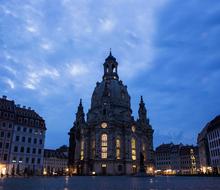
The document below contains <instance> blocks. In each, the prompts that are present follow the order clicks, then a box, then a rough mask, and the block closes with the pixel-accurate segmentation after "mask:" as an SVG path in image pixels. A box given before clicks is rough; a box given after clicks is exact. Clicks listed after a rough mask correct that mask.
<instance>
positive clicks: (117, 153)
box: [116, 138, 121, 160]
mask: <svg viewBox="0 0 220 190" xmlns="http://www.w3.org/2000/svg"><path fill="white" fill-rule="evenodd" d="M120 148H121V142H120V139H119V138H117V139H116V159H117V160H119V159H120V154H121V152H120Z"/></svg>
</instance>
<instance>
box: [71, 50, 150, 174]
mask: <svg viewBox="0 0 220 190" xmlns="http://www.w3.org/2000/svg"><path fill="white" fill-rule="evenodd" d="M103 66H104V74H103V78H102V81H101V82H97V83H96V87H95V89H94V92H93V94H92V98H91V108H90V109H89V111H88V113H87V120H85V117H84V116H85V114H84V111H83V106H82V102H81V101H80V104H79V106H78V111H77V113H76V120H75V122H74V124H73V127H72V128H71V129H70V132H69V135H70V138H69V166H70V170H71V171H70V172H71V173H76V174H79V175H90V174H97V175H127V174H135V173H137V172H138V171H139V169H140V157H141V156H143V157H144V165H145V166H144V167H145V170H146V172H149V173H150V172H153V168H152V167H153V132H154V130H153V129H152V127H151V125H150V122H149V119H148V118H147V110H146V108H145V103H144V101H143V98H142V97H141V100H140V104H139V110H138V119H137V120H135V119H134V117H133V116H132V110H131V103H130V95H129V94H128V90H127V86H126V85H124V84H123V82H122V81H121V80H119V76H118V62H117V61H116V58H115V57H113V56H112V54H111V52H110V54H109V56H108V57H107V58H106V59H105V62H104V64H103Z"/></svg>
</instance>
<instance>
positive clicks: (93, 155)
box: [92, 140, 95, 159]
mask: <svg viewBox="0 0 220 190" xmlns="http://www.w3.org/2000/svg"><path fill="white" fill-rule="evenodd" d="M92 158H93V159H94V158H95V140H92Z"/></svg>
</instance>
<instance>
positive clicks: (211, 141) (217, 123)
mask: <svg viewBox="0 0 220 190" xmlns="http://www.w3.org/2000/svg"><path fill="white" fill-rule="evenodd" d="M207 138H208V146H209V155H210V163H211V167H212V170H213V173H218V174H220V116H217V117H216V118H214V119H213V120H212V121H211V122H210V123H209V127H208V129H207Z"/></svg>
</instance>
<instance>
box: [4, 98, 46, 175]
mask: <svg viewBox="0 0 220 190" xmlns="http://www.w3.org/2000/svg"><path fill="white" fill-rule="evenodd" d="M45 131H46V126H45V121H44V119H43V118H42V117H41V116H40V115H39V114H38V113H36V112H35V111H34V110H32V109H31V108H30V107H29V108H26V107H25V106H23V107H20V105H15V102H14V101H12V100H8V99H7V97H6V96H3V97H2V98H0V135H1V138H0V158H1V164H0V165H1V173H2V174H6V173H7V174H11V175H14V174H17V175H19V174H36V175H37V174H39V175H40V174H42V171H43V150H44V140H45Z"/></svg>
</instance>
